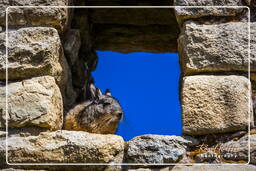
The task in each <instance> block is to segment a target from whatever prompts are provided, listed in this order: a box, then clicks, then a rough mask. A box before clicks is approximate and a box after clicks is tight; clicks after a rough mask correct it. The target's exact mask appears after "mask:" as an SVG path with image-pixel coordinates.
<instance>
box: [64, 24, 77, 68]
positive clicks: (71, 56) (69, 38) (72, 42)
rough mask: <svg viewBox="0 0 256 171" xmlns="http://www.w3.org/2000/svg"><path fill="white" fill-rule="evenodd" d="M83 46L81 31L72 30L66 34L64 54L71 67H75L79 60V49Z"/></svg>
mask: <svg viewBox="0 0 256 171" xmlns="http://www.w3.org/2000/svg"><path fill="white" fill-rule="evenodd" d="M80 46H81V40H80V31H79V30H78V29H70V30H68V31H67V32H66V33H65V40H64V45H63V48H64V52H65V56H66V58H67V61H68V62H69V64H70V65H74V64H75V62H76V61H77V59H78V57H79V56H78V55H79V49H80Z"/></svg>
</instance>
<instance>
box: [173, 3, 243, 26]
mask: <svg viewBox="0 0 256 171" xmlns="http://www.w3.org/2000/svg"><path fill="white" fill-rule="evenodd" d="M174 5H175V6H241V5H243V4H242V2H241V0H227V1H223V0H174ZM243 10H247V8H246V7H244V8H238V7H225V8H224V7H223V8H216V7H202V8H197V7H195V8H186V7H176V8H175V15H176V18H177V21H178V23H179V24H180V25H181V24H182V23H183V22H184V20H188V19H196V18H200V17H206V16H221V17H224V16H236V15H237V14H239V13H241V12H242V11H243Z"/></svg>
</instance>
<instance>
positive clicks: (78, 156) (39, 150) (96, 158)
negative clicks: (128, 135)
mask: <svg viewBox="0 0 256 171" xmlns="http://www.w3.org/2000/svg"><path fill="white" fill-rule="evenodd" d="M4 146H5V141H4V139H1V140H0V153H3V152H4V151H5V147H4ZM123 153H124V141H123V139H122V137H119V136H116V135H100V134H90V133H87V132H82V131H56V132H43V133H41V134H40V135H39V136H28V137H19V136H12V137H9V138H8V154H9V156H8V161H9V162H10V163H28V162H31V163H36V162H38V163H46V162H53V163H113V162H114V163H121V162H122V160H123ZM2 162H4V161H2ZM106 167H107V166H94V169H89V168H90V167H89V166H79V167H78V168H79V169H82V170H104V168H105V169H106ZM33 168H34V169H35V168H37V169H45V168H54V167H50V166H37V167H35V166H34V167H33ZM55 168H62V169H63V168H64V167H63V166H62V167H61V166H59V167H55ZM66 168H69V167H66ZM86 168H87V169H86ZM106 170H107V169H106Z"/></svg>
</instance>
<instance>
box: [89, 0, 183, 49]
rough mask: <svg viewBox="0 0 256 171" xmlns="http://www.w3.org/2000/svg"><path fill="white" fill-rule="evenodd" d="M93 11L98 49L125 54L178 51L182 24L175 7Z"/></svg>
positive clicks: (92, 17)
mask: <svg viewBox="0 0 256 171" xmlns="http://www.w3.org/2000/svg"><path fill="white" fill-rule="evenodd" d="M140 2H141V1H140ZM166 2H167V3H170V1H166ZM93 3H94V2H93ZM120 3H121V4H122V5H125V4H127V3H128V4H129V3H132V2H121V1H120ZM137 3H139V2H137ZM142 3H143V2H142ZM154 3H159V1H157V2H154ZM160 3H161V2H160ZM89 12H90V13H89V19H90V21H92V24H93V33H95V34H94V35H95V36H94V40H93V41H94V42H95V48H96V50H111V51H118V52H123V53H128V52H136V51H144V52H145V51H146V52H176V51H177V37H178V34H179V27H178V24H177V21H176V19H175V15H174V10H173V9H172V8H170V9H159V8H158V9H153V8H151V9H149V8H148V9H145V8H144V9H143V8H141V9H93V10H90V11H89Z"/></svg>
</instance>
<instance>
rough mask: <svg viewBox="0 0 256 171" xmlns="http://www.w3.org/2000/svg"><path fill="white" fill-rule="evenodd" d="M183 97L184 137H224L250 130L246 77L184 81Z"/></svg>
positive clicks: (191, 78)
mask: <svg viewBox="0 0 256 171" xmlns="http://www.w3.org/2000/svg"><path fill="white" fill-rule="evenodd" d="M181 94H182V95H181V103H182V122H183V133H184V134H191V135H200V134H211V133H225V132H232V131H237V130H244V129H246V128H247V126H248V122H249V116H250V114H252V112H250V111H251V106H249V100H251V90H250V81H249V80H248V79H247V78H246V77H243V76H235V75H230V76H211V75H208V76H205V75H200V76H188V77H184V79H183V85H182V92H181ZM252 119H253V118H252V116H251V120H252Z"/></svg>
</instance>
